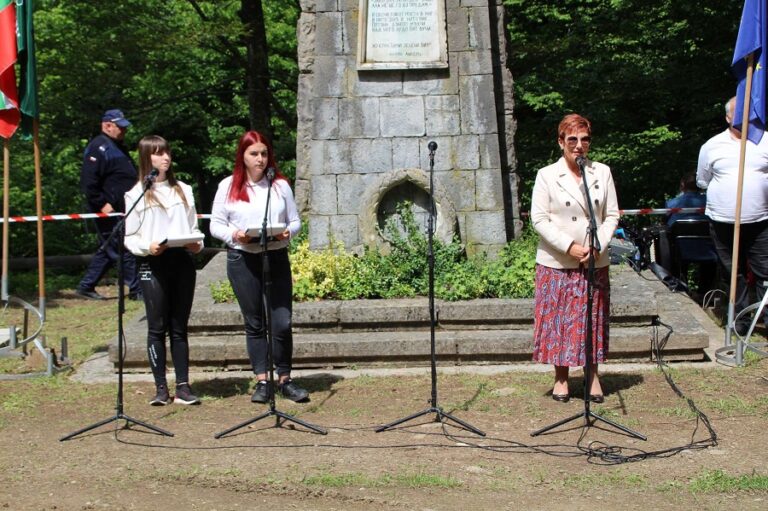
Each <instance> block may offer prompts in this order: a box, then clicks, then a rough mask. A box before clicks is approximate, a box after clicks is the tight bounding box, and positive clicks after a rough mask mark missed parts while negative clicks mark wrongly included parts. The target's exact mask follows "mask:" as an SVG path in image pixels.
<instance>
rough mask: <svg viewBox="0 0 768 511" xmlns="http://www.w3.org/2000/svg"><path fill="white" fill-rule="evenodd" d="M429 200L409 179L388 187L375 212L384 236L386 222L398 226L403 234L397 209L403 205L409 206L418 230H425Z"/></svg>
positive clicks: (385, 235)
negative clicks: (390, 187)
mask: <svg viewBox="0 0 768 511" xmlns="http://www.w3.org/2000/svg"><path fill="white" fill-rule="evenodd" d="M430 202H431V201H430V200H429V194H428V193H427V192H425V191H424V190H423V189H422V188H420V187H419V186H417V185H416V184H414V183H413V182H411V181H405V182H404V183H401V184H399V185H397V186H396V187H394V188H392V189H390V190H389V191H388V192H387V193H386V194H385V195H384V197H382V199H381V202H380V203H379V210H378V211H377V214H376V219H377V220H378V224H379V229H380V230H381V232H382V233H383V235H384V238H385V239H386V238H387V223H393V224H394V225H395V226H397V227H398V230H399V231H400V234H405V230H404V228H403V221H402V218H401V217H400V211H399V210H400V209H401V208H402V207H403V206H409V207H410V210H411V212H412V213H413V219H414V221H415V222H416V226H417V227H418V229H419V232H422V233H425V232H427V227H428V224H429V209H430Z"/></svg>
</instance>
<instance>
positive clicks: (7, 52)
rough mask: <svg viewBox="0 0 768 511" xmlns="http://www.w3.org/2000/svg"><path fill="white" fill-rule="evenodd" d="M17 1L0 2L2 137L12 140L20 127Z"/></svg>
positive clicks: (0, 110) (0, 133)
mask: <svg viewBox="0 0 768 511" xmlns="http://www.w3.org/2000/svg"><path fill="white" fill-rule="evenodd" d="M15 62H16V1H15V0H0V137H3V138H10V137H11V135H13V133H14V132H15V131H16V128H18V127H19V122H20V120H21V113H20V112H19V93H18V89H17V88H16V73H15V72H14V69H13V65H14V63H15Z"/></svg>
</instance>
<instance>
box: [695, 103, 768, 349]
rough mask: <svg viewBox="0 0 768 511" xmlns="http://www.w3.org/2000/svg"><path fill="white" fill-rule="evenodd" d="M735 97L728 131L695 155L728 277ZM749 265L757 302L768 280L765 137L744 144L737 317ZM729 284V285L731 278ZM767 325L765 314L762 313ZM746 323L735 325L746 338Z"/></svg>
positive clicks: (745, 297)
mask: <svg viewBox="0 0 768 511" xmlns="http://www.w3.org/2000/svg"><path fill="white" fill-rule="evenodd" d="M735 106H736V98H735V97H734V98H731V99H730V100H729V101H728V102H727V103H726V104H725V120H726V121H727V122H728V128H727V129H726V130H725V131H723V132H721V133H719V134H718V135H715V136H714V137H712V138H710V139H709V140H707V142H706V143H705V144H704V145H703V146H702V147H701V151H700V152H699V164H698V167H697V169H696V182H697V184H698V185H699V187H700V188H705V189H706V190H707V207H706V211H705V214H706V215H707V217H709V219H710V233H711V235H712V241H713V242H714V244H715V250H716V252H717V256H718V260H719V261H720V263H721V264H722V267H723V270H724V273H723V275H726V276H730V274H731V258H732V254H733V235H734V222H735V221H736V197H737V192H738V177H739V158H740V153H741V130H740V129H738V128H739V127H736V126H733V110H734V108H735ZM747 264H749V268H750V269H751V271H752V273H753V274H754V276H755V288H756V292H757V299H758V300H762V298H763V296H764V295H765V291H766V285H765V282H766V280H768V136H766V135H763V137H762V139H760V142H759V143H757V144H755V143H753V142H751V141H747V144H746V153H745V161H744V185H743V192H742V203H741V226H740V232H739V258H738V277H737V281H736V303H735V307H734V308H735V313H736V314H738V313H739V312H740V311H741V310H743V309H744V308H745V307H746V306H747V305H749V294H748V289H747V278H746V275H747ZM728 278H729V282H730V277H728ZM763 321H764V322H765V323H766V326H768V310H766V311H765V314H764V315H763ZM748 326H749V324H748V321H745V320H742V321H737V323H736V331H737V332H738V333H739V334H744V333H746V331H747V327H748Z"/></svg>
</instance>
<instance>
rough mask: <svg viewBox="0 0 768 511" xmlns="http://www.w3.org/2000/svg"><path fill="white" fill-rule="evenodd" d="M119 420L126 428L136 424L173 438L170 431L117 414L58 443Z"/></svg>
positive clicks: (63, 438) (67, 436)
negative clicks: (123, 422)
mask: <svg viewBox="0 0 768 511" xmlns="http://www.w3.org/2000/svg"><path fill="white" fill-rule="evenodd" d="M120 420H125V425H126V426H128V424H130V423H133V424H136V425H138V426H142V427H145V428H147V429H149V430H151V431H154V432H155V433H159V434H161V435H164V436H174V435H173V433H171V432H170V431H166V430H164V429H161V428H158V427H157V426H153V425H151V424H148V423H146V422H143V421H140V420H138V419H134V418H133V417H129V416H127V415H125V414H122V413H118V414H117V415H114V416H112V417H110V418H108V419H104V420H103V421H99V422H96V423H94V424H91V425H90V426H86V427H84V428H82V429H78V430H77V431H75V432H73V433H70V434H68V435H66V436H63V437H61V438H60V439H59V442H64V441H66V440H69V439H71V438H74V437H76V436H79V435H81V434H83V433H86V432H88V431H91V430H92V429H96V428H98V427H101V426H103V425H105V424H109V423H110V422H117V421H120Z"/></svg>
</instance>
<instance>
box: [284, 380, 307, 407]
mask: <svg viewBox="0 0 768 511" xmlns="http://www.w3.org/2000/svg"><path fill="white" fill-rule="evenodd" d="M279 388H280V393H281V394H282V395H283V397H284V398H286V399H290V400H291V401H295V402H297V403H300V402H302V401H306V400H308V399H309V392H307V391H306V390H304V389H302V388H301V387H299V386H298V385H296V384H295V383H293V380H286V381H284V382H283V383H282V385H279Z"/></svg>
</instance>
